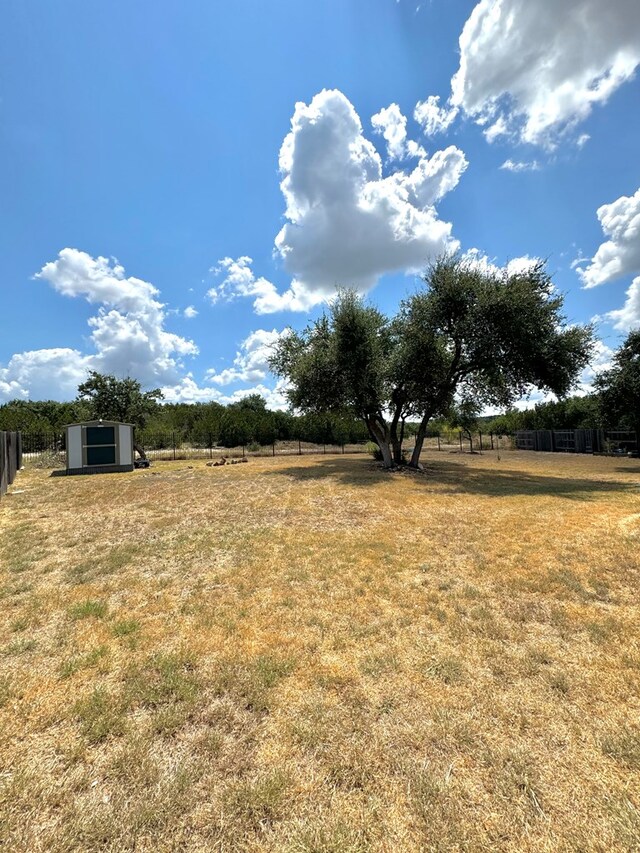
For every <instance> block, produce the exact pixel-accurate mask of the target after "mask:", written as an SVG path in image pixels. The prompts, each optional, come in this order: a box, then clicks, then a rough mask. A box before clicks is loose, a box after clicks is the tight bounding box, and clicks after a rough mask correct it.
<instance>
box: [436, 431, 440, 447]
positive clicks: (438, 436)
mask: <svg viewBox="0 0 640 853" xmlns="http://www.w3.org/2000/svg"><path fill="white" fill-rule="evenodd" d="M436 438H437V439H438V450H440V433H438V435H437V436H436Z"/></svg>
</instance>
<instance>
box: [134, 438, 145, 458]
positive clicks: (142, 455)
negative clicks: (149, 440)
mask: <svg viewBox="0 0 640 853" xmlns="http://www.w3.org/2000/svg"><path fill="white" fill-rule="evenodd" d="M133 449H134V450H135V451H136V453H137V454H138V455H139V457H140V458H141V459H146V458H147V454H146V453H145V452H144V450H143V448H142V445H141V444H138V442H137V441H134V443H133Z"/></svg>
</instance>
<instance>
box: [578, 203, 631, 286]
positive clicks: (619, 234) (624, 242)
mask: <svg viewBox="0 0 640 853" xmlns="http://www.w3.org/2000/svg"><path fill="white" fill-rule="evenodd" d="M597 216H598V219H599V220H600V224H601V226H602V230H603V232H604V234H605V236H606V237H608V238H609V239H608V240H606V242H604V243H602V245H601V246H600V247H599V248H598V250H597V252H596V253H595V255H594V256H593V258H592V259H591V262H590V264H589V265H588V266H587V267H585V268H584V269H582V268H580V267H578V272H579V274H580V277H581V278H582V281H583V282H584V286H585V287H586V288H591V287H596V286H597V285H599V284H606V283H607V282H609V281H613V279H615V278H620V277H621V276H623V275H633V274H634V273H636V272H638V271H640V189H638V190H637V191H636V193H635V195H632V196H624V195H623V196H621V197H620V198H618V199H616V200H615V201H613V202H611V204H603V205H602V207H599V208H598V211H597Z"/></svg>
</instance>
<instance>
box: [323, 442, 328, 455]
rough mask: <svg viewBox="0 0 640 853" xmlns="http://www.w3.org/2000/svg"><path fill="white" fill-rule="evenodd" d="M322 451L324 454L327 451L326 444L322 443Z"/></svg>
mask: <svg viewBox="0 0 640 853" xmlns="http://www.w3.org/2000/svg"><path fill="white" fill-rule="evenodd" d="M322 452H323V453H325V454H326V452H327V445H326V444H323V445H322Z"/></svg>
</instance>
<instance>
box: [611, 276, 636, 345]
mask: <svg viewBox="0 0 640 853" xmlns="http://www.w3.org/2000/svg"><path fill="white" fill-rule="evenodd" d="M604 316H605V319H606V320H608V321H609V322H610V323H613V325H614V327H615V328H616V329H619V330H620V331H621V332H630V331H631V330H632V329H638V328H640V276H637V277H636V278H634V279H633V281H632V282H631V285H630V286H629V289H628V290H627V293H626V299H625V301H624V305H623V306H622V308H616V309H615V310H614V311H608V312H607V313H606V314H605V315H604Z"/></svg>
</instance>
